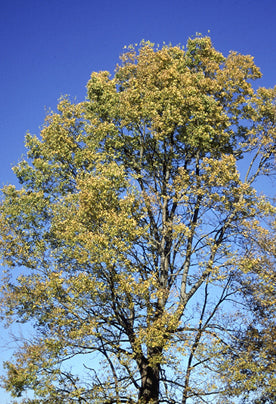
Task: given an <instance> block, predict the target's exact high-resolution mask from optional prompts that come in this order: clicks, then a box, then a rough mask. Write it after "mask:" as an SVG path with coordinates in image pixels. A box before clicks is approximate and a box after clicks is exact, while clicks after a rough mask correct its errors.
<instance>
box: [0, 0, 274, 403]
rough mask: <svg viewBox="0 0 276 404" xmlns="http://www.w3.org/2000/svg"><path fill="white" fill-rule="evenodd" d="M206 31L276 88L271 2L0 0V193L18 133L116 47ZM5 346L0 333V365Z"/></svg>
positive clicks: (110, 60)
mask: <svg viewBox="0 0 276 404" xmlns="http://www.w3.org/2000/svg"><path fill="white" fill-rule="evenodd" d="M208 31H210V33H209V35H210V36H211V38H212V40H213V43H214V45H215V47H216V49H218V50H220V51H221V52H222V53H223V54H225V55H227V53H228V52H229V51H230V50H236V51H238V52H241V53H244V54H251V55H253V56H254V57H255V62H256V64H257V65H258V66H259V67H260V68H261V71H262V73H263V78H262V79H261V80H259V85H261V86H266V87H272V86H274V85H275V84H276V1H275V0H206V1H204V0H171V1H165V0H140V1H137V0H133V1H131V0H129V1H127V0H117V1H114V0H113V1H112V0H98V1H95V0H75V1H73V0H25V1H24V0H0V186H1V187H2V185H3V184H7V183H15V184H16V178H15V177H14V175H13V173H12V171H11V167H12V165H14V164H16V163H17V162H18V160H19V159H20V157H21V156H22V155H23V153H24V135H25V133H26V132H27V131H30V132H31V133H33V134H38V133H39V127H40V125H42V123H43V120H44V117H45V113H46V112H45V111H46V110H47V109H49V108H51V109H55V107H56V104H57V100H58V99H59V97H60V96H61V95H63V94H69V95H70V96H71V97H76V99H77V100H78V101H81V100H83V99H84V97H85V94H86V89H85V86H86V83H87V81H88V79H89V76H90V74H91V72H92V71H99V70H109V71H111V72H113V70H114V67H115V65H116V63H117V62H118V57H119V55H120V53H122V50H123V47H124V45H128V44H131V43H137V42H138V43H139V42H140V41H141V40H142V39H145V40H150V41H152V42H155V43H160V44H162V43H163V42H167V43H169V42H171V43H172V44H174V45H175V44H179V43H181V44H185V43H186V41H187V39H188V37H190V36H193V35H195V34H196V32H200V33H202V34H203V35H205V34H208ZM2 330H3V329H2V327H0V335H1V332H2ZM0 338H1V337H0ZM8 340H9V335H8V334H7V333H6V331H5V332H4V331H3V332H2V343H0V361H1V360H2V359H3V358H6V355H7V352H6V350H5V349H4V345H5V344H6V342H8ZM4 341H5V342H4ZM6 397H8V396H6V395H5V393H2V390H0V404H5V403H9V399H8V398H6Z"/></svg>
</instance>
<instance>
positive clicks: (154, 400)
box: [138, 361, 160, 404]
mask: <svg viewBox="0 0 276 404" xmlns="http://www.w3.org/2000/svg"><path fill="white" fill-rule="evenodd" d="M159 383H160V366H159V365H155V366H151V365H150V364H149V363H148V361H147V363H144V364H143V365H142V369H141V388H140V391H139V400H138V402H139V404H148V403H150V404H158V403H159Z"/></svg>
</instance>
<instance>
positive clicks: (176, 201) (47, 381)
mask: <svg viewBox="0 0 276 404" xmlns="http://www.w3.org/2000/svg"><path fill="white" fill-rule="evenodd" d="M260 77H261V73H260V70H259V69H258V68H257V67H256V66H255V64H254V60H253V58H252V57H251V56H246V55H241V54H239V53H236V52H230V53H229V55H228V56H227V57H224V56H223V55H222V54H221V53H220V52H218V51H217V50H216V49H215V48H214V47H213V45H212V42H211V39H210V38H209V37H195V38H193V39H189V40H188V42H187V45H186V47H181V46H172V45H164V46H162V47H160V46H155V45H153V44H151V43H149V42H142V43H141V44H140V45H139V46H130V47H128V48H127V49H126V50H125V52H124V53H123V54H122V56H121V61H120V63H119V64H118V66H117V68H116V70H115V73H114V75H111V74H110V73H109V72H105V71H102V72H99V73H92V75H91V78H90V80H89V82H88V84H87V99H86V100H84V101H83V102H80V103H72V102H70V100H69V99H68V98H63V99H61V100H60V102H59V104H58V107H57V112H51V113H50V114H49V115H48V116H47V117H46V119H45V123H44V126H43V128H42V130H41V133H40V136H34V135H31V134H27V135H26V149H27V155H26V159H24V160H22V161H21V162H20V163H19V164H18V165H17V166H16V167H14V172H15V174H16V176H17V178H18V180H19V182H20V184H21V186H20V187H19V188H18V189H16V188H15V187H14V186H13V185H9V186H6V187H4V188H3V190H2V192H3V199H2V203H1V207H0V209H1V211H0V233H1V241H0V250H1V253H2V259H3V262H4V264H5V266H6V268H7V270H6V271H5V277H4V279H3V282H2V295H1V296H2V297H1V308H2V317H3V318H4V319H6V320H7V322H8V323H10V322H12V321H18V322H22V323H27V324H30V325H31V326H32V327H33V336H32V338H30V339H28V340H22V343H21V345H20V347H19V349H18V351H17V352H15V353H14V356H13V358H12V359H11V361H7V362H5V365H4V366H5V368H6V376H5V377H4V378H3V381H2V383H3V385H4V387H5V388H6V389H7V390H8V391H10V392H11V393H12V395H13V396H14V397H15V398H16V397H22V395H23V394H25V392H27V393H30V394H29V396H28V398H25V399H23V398H21V399H20V398H19V400H21V401H20V402H26V403H65V402H66V403H95V404H112V403H116V404H120V403H139V404H147V403H152V404H159V403H160V404H161V403H170V404H174V403H182V404H189V403H190V404H192V403H194V404H196V403H207V402H208V403H210V402H212V403H221V402H224V403H232V402H233V403H234V402H235V403H236V401H234V400H236V398H235V397H238V398H240V399H241V400H251V401H250V402H256V403H269V402H271V403H272V402H273V397H274V398H275V390H276V380H275V364H276V361H275V284H276V283H275V277H276V274H275V245H276V243H275V207H274V205H273V201H272V200H271V198H270V196H271V195H265V194H264V193H261V192H259V191H258V189H259V188H258V186H257V185H258V184H260V178H262V176H269V177H270V178H272V174H273V170H275V139H276V129H275V118H276V104H275V99H276V87H275V88H272V89H266V88H259V89H257V90H255V85H254V86H253V83H254V81H255V80H256V79H258V78H260ZM258 400H259V401H258ZM269 400H270V401H269Z"/></svg>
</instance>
